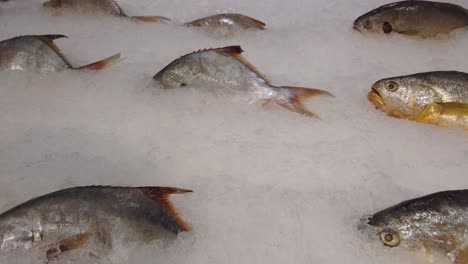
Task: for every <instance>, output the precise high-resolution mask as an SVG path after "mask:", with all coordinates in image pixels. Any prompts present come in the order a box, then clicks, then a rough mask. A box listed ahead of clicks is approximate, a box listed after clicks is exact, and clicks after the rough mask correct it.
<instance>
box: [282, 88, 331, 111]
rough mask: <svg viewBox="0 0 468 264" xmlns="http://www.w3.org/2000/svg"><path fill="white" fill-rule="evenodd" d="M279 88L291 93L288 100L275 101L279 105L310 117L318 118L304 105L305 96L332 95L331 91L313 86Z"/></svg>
mask: <svg viewBox="0 0 468 264" xmlns="http://www.w3.org/2000/svg"><path fill="white" fill-rule="evenodd" d="M280 88H284V89H288V90H289V91H290V93H291V97H290V98H289V100H288V101H277V102H276V103H277V104H279V105H281V106H282V107H284V108H287V109H289V110H291V111H293V112H297V113H299V114H303V115H306V116H310V117H315V118H318V116H317V115H316V114H315V113H313V112H311V111H310V110H309V109H307V108H306V107H305V106H304V101H305V100H306V99H307V98H310V97H312V96H317V95H328V96H333V95H332V94H331V93H329V92H327V91H324V90H320V89H314V88H304V87H291V86H281V87H280Z"/></svg>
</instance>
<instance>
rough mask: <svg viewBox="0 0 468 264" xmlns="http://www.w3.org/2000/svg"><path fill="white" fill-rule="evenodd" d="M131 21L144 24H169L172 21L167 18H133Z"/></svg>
mask: <svg viewBox="0 0 468 264" xmlns="http://www.w3.org/2000/svg"><path fill="white" fill-rule="evenodd" d="M130 18H131V19H134V20H137V21H143V22H154V23H161V22H162V23H167V22H170V21H171V20H170V19H169V18H167V17H162V16H132V17H130Z"/></svg>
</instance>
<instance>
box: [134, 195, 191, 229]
mask: <svg viewBox="0 0 468 264" xmlns="http://www.w3.org/2000/svg"><path fill="white" fill-rule="evenodd" d="M137 189H138V190H140V191H141V192H142V193H143V194H144V195H146V197H148V198H149V199H150V200H152V201H154V202H156V203H157V204H158V205H159V206H160V207H161V209H162V210H163V211H164V212H165V216H166V217H163V220H162V221H161V224H162V226H164V227H165V228H167V229H169V230H171V231H172V232H174V233H180V232H183V231H190V230H191V227H190V225H189V224H187V223H186V222H185V221H184V220H183V219H182V217H181V216H180V215H179V213H178V212H177V211H176V209H175V208H174V205H173V204H172V203H171V201H170V200H169V195H171V194H181V193H188V192H192V191H191V190H186V189H180V188H175V187H153V186H146V187H138V188H137Z"/></svg>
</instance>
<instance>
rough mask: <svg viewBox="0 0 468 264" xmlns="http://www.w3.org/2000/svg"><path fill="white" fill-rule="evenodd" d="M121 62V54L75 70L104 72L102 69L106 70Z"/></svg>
mask: <svg viewBox="0 0 468 264" xmlns="http://www.w3.org/2000/svg"><path fill="white" fill-rule="evenodd" d="M119 60H120V53H117V54H115V55H112V56H110V57H109V58H105V59H103V60H100V61H96V62H93V63H91V64H88V65H85V66H81V67H78V68H75V69H79V70H88V71H99V70H102V69H104V68H106V67H107V66H109V65H111V64H114V63H116V62H117V61H119Z"/></svg>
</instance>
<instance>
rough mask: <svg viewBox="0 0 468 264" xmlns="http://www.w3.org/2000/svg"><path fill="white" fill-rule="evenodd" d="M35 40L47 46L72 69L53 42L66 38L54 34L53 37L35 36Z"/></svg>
mask: <svg viewBox="0 0 468 264" xmlns="http://www.w3.org/2000/svg"><path fill="white" fill-rule="evenodd" d="M35 37H36V38H37V39H39V40H41V41H42V42H44V43H45V44H47V46H49V47H50V48H51V49H52V50H53V51H55V53H57V55H58V56H59V57H60V58H61V59H62V60H63V61H64V62H65V64H67V66H68V67H69V68H73V66H72V65H71V64H70V62H69V61H68V60H67V58H65V55H63V53H62V51H61V50H60V49H59V47H57V45H55V43H54V40H56V39H59V38H68V37H67V36H65V35H60V34H55V35H36V36H35Z"/></svg>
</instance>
